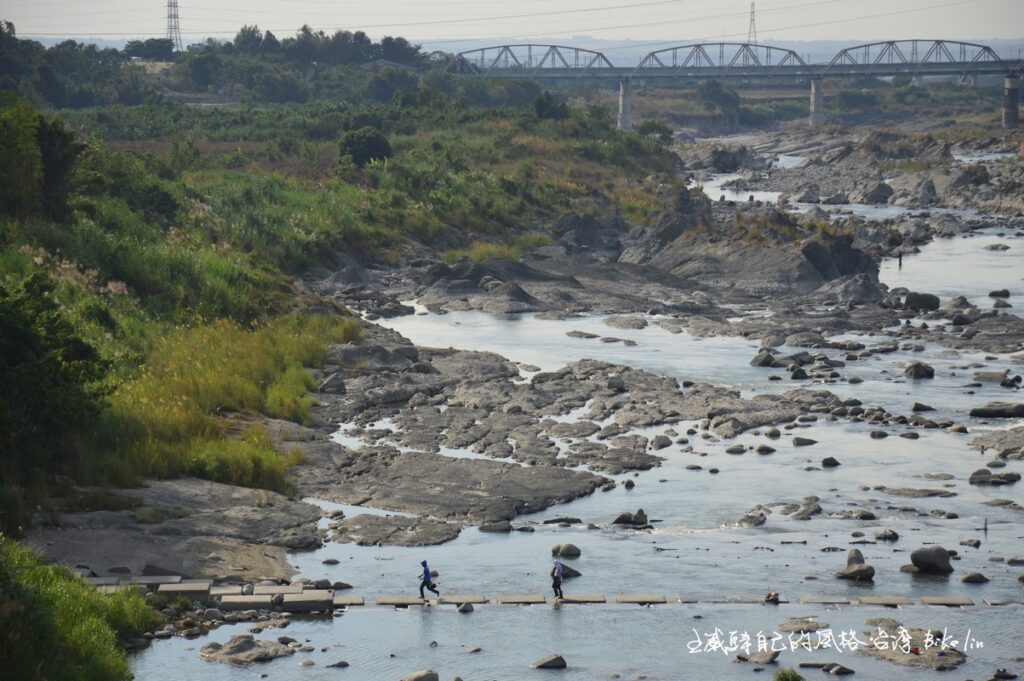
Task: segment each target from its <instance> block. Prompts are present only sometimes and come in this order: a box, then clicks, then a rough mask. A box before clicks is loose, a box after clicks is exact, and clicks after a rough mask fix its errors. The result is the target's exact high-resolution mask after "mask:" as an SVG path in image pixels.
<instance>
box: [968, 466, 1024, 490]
mask: <svg viewBox="0 0 1024 681" xmlns="http://www.w3.org/2000/svg"><path fill="white" fill-rule="evenodd" d="M1019 481H1020V473H993V472H992V471H991V470H989V469H988V468H979V469H978V470H976V471H974V472H973V473H971V477H970V478H968V480H967V482H968V483H970V484H972V485H990V486H992V487H997V486H1000V485H1012V484H1013V483H1015V482H1019Z"/></svg>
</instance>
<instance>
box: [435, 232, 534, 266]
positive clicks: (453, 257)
mask: <svg viewBox="0 0 1024 681" xmlns="http://www.w3.org/2000/svg"><path fill="white" fill-rule="evenodd" d="M550 243H551V237H549V236H547V235H546V234H536V233H531V234H521V235H519V236H514V237H512V238H511V239H509V241H508V243H504V244H496V243H489V242H486V241H474V242H473V243H471V244H470V245H469V247H467V248H456V249H452V250H449V251H445V252H444V253H443V254H441V257H442V259H443V260H444V261H445V262H448V263H457V262H459V261H461V260H469V261H470V262H483V261H484V260H490V259H492V258H497V259H499V260H518V259H519V257H520V256H521V255H522V253H523V251H524V250H526V249H529V248H537V247H539V246H547V245H548V244H550Z"/></svg>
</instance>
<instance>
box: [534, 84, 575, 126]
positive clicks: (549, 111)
mask: <svg viewBox="0 0 1024 681" xmlns="http://www.w3.org/2000/svg"><path fill="white" fill-rule="evenodd" d="M533 112H534V113H535V114H536V115H537V118H539V119H541V120H545V119H551V120H563V119H565V118H568V117H569V106H568V105H567V104H566V103H565V102H561V101H559V100H557V99H555V98H554V97H552V96H551V93H550V92H548V91H546V90H545V91H544V92H543V93H542V94H541V95H540V96H538V97H537V98H536V99H535V100H533Z"/></svg>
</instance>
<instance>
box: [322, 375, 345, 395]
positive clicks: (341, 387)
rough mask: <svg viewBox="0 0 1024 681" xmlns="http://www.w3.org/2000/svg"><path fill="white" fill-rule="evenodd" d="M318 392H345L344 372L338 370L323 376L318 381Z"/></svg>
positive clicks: (338, 393)
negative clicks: (322, 378)
mask: <svg viewBox="0 0 1024 681" xmlns="http://www.w3.org/2000/svg"><path fill="white" fill-rule="evenodd" d="M320 392H322V393H332V394H335V395H343V394H345V376H344V374H343V373H342V372H340V371H338V372H336V373H333V374H331V375H330V376H328V377H327V378H325V379H324V380H323V381H321V382H320Z"/></svg>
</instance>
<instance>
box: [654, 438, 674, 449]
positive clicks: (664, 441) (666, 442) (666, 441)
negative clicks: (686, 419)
mask: <svg viewBox="0 0 1024 681" xmlns="http://www.w3.org/2000/svg"><path fill="white" fill-rule="evenodd" d="M671 445H672V440H671V438H669V437H668V436H667V435H655V436H654V438H652V439H651V449H665V447H669V446H671Z"/></svg>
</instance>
